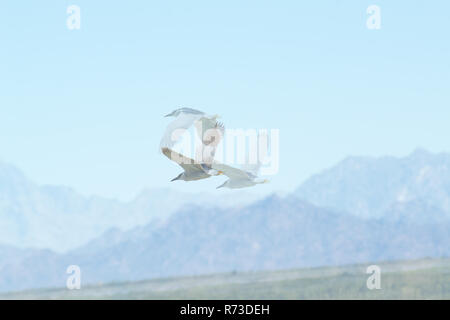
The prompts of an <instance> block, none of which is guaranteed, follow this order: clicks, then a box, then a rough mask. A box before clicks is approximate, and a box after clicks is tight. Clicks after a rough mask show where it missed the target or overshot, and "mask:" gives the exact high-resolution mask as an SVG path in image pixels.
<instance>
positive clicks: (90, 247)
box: [0, 150, 450, 291]
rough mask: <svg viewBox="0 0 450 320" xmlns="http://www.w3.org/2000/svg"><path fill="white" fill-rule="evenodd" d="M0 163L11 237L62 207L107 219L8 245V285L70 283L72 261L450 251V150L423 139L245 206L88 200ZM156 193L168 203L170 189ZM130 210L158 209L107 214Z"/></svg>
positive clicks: (243, 262)
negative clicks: (409, 148) (66, 238)
mask: <svg viewBox="0 0 450 320" xmlns="http://www.w3.org/2000/svg"><path fill="white" fill-rule="evenodd" d="M0 168H2V169H1V170H0V219H1V220H0V223H1V230H2V235H1V238H0V239H1V240H3V239H8V236H4V235H3V231H6V232H9V231H10V230H7V228H9V227H10V226H11V225H14V224H12V222H11V221H16V220H17V221H19V222H15V223H16V224H15V226H17V228H16V231H17V229H18V230H19V231H20V232H16V233H12V234H18V235H21V234H27V232H28V231H29V230H35V229H33V228H29V227H28V228H27V227H23V226H27V225H29V224H30V223H31V225H33V223H35V224H36V226H35V227H34V228H36V231H39V230H41V229H39V228H43V229H42V230H48V229H50V228H54V229H55V230H57V229H58V227H60V226H61V225H64V223H63V222H64V221H63V220H64V219H63V218H60V219H61V220H58V219H57V218H56V216H57V215H58V214H60V215H64V214H66V215H67V216H69V217H70V218H71V219H76V218H75V217H76V216H77V215H81V216H82V217H89V216H96V217H97V218H98V219H99V221H100V222H98V225H94V222H93V221H97V220H96V219H97V218H96V219H94V220H90V221H83V219H80V218H77V219H78V220H77V221H78V222H77V223H78V225H77V224H73V225H72V228H74V226H75V225H77V226H79V225H81V224H83V223H84V224H85V226H86V227H89V228H91V229H90V230H94V229H95V228H97V229H96V230H100V229H103V230H104V231H100V232H99V233H98V234H97V236H92V237H91V238H90V239H89V240H88V241H85V242H84V244H82V245H80V246H78V247H76V248H70V249H69V250H66V251H64V252H59V253H58V252H55V251H54V250H49V249H43V248H45V246H43V247H42V249H36V248H25V247H26V246H24V247H23V248H17V247H18V246H16V245H3V246H0V291H9V290H21V289H26V288H33V287H50V286H58V287H62V286H65V282H66V279H67V274H66V273H65V272H66V269H67V267H68V266H69V265H78V266H80V268H81V270H82V282H83V284H88V283H99V282H111V281H135V280H142V279H148V278H158V277H169V276H180V275H197V274H205V273H215V272H222V271H224V272H225V271H233V270H236V271H251V270H270V269H283V268H294V267H312V266H326V265H342V264H350V263H365V262H370V261H382V260H396V259H414V258H422V257H444V256H449V255H450V246H449V243H450V218H449V207H448V201H449V195H450V188H449V185H450V184H449V183H450V175H449V170H448V169H449V168H450V156H449V155H447V154H438V155H433V154H431V153H428V152H426V151H423V150H418V151H416V152H414V153H413V154H411V155H410V156H408V157H406V158H392V157H385V158H362V157H352V158H348V159H345V160H344V161H342V162H341V163H339V164H337V165H336V166H335V167H333V168H330V169H328V170H326V171H324V172H323V173H321V174H318V175H316V176H313V177H311V178H310V179H309V180H307V181H305V183H303V184H302V185H301V186H300V187H299V188H298V189H297V190H296V191H295V192H294V193H292V194H291V195H288V196H286V197H280V196H277V195H271V196H268V197H265V198H263V199H256V200H253V201H252V202H251V203H246V204H243V203H241V204H239V205H238V206H234V205H221V204H217V205H214V204H208V205H204V204H203V203H192V204H188V202H185V203H184V204H182V205H180V206H179V207H178V208H175V209H173V212H172V213H171V214H169V215H163V216H158V215H154V212H158V211H156V210H154V208H155V207H154V206H156V205H157V204H158V202H157V201H156V200H155V202H154V203H153V202H151V201H150V200H149V199H152V197H151V195H144V196H143V198H141V199H140V201H138V200H135V201H133V202H132V203H128V204H121V203H119V202H114V201H109V200H107V199H100V198H93V199H85V198H82V197H81V198H80V196H77V195H76V193H74V191H72V190H70V189H66V188H60V187H39V186H35V185H34V184H32V183H30V182H29V181H28V180H27V179H25V178H24V177H23V175H21V174H20V172H19V171H17V170H16V169H14V168H12V167H6V166H3V167H1V166H0ZM5 168H6V169H5ZM147 198H148V199H147ZM56 199H58V200H56ZM61 199H64V201H62V200H61ZM80 199H82V201H81V200H80ZM158 200H159V201H160V202H159V203H160V204H161V205H162V206H164V204H165V202H164V201H165V200H164V199H163V197H162V196H161V197H160V199H158ZM94 203H95V204H94ZM38 204H39V205H38ZM5 208H9V209H8V210H9V211H5ZM48 208H51V209H54V211H52V212H49V211H47V210H49V209H48ZM55 208H57V209H58V210H56V209H55ZM161 208H163V207H160V209H159V210H161V211H162V210H163V209H161ZM100 209H101V210H100ZM122 210H123V211H122ZM127 210H128V212H129V213H128V214H130V215H132V216H133V215H136V216H137V217H139V215H141V216H142V217H153V218H151V219H148V220H147V221H145V219H143V220H142V221H141V222H142V223H140V224H137V225H134V226H133V225H132V224H131V223H130V224H129V228H127V229H123V228H121V229H120V228H118V227H117V226H114V225H112V226H111V225H108V224H107V223H106V222H103V224H101V223H102V219H106V220H108V217H111V216H114V215H117V219H118V220H120V219H121V214H124V215H126V214H125V213H127ZM133 210H135V211H133ZM37 213H39V214H42V215H43V217H44V218H39V216H38V215H37ZM52 215H55V216H52ZM114 217H116V216H114ZM8 219H9V220H8ZM40 219H43V220H44V222H41V221H39V220H40ZM123 219H126V218H123ZM30 221H31V222H30ZM66 221H68V220H66ZM21 223H22V224H21ZM58 223H60V224H59V225H58ZM21 226H22V229H20V227H21ZM99 226H101V227H99ZM69 227H70V225H69ZM45 228H47V229H45ZM42 230H41V232H42ZM65 230H69V229H65ZM91 232H92V233H91V235H93V234H95V233H96V232H97V231H91ZM60 233H63V232H62V231H60ZM29 234H34V237H37V235H38V233H29ZM53 237H54V238H53V239H58V237H62V236H61V235H60V234H59V233H57V232H55V233H54V235H53ZM87 238H88V237H86V238H85V239H87ZM61 239H63V238H61ZM47 241H58V240H50V239H48V240H47ZM3 242H4V241H3ZM4 243H5V242H4ZM42 243H44V242H42Z"/></svg>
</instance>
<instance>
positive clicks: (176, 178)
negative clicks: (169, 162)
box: [170, 177, 178, 182]
mask: <svg viewBox="0 0 450 320" xmlns="http://www.w3.org/2000/svg"><path fill="white" fill-rule="evenodd" d="M175 180H178V177H175V178H173V179H172V180H170V182H172V181H175Z"/></svg>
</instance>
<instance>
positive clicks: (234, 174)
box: [211, 163, 269, 189]
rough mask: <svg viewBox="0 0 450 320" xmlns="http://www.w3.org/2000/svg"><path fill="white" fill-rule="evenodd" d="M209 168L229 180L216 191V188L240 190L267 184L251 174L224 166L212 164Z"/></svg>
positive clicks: (264, 180)
mask: <svg viewBox="0 0 450 320" xmlns="http://www.w3.org/2000/svg"><path fill="white" fill-rule="evenodd" d="M211 167H212V168H213V169H215V170H218V171H220V172H223V174H224V175H226V176H227V177H228V178H229V179H228V180H227V181H225V182H224V183H223V184H221V185H220V186H218V187H217V189H218V188H229V189H241V188H248V187H253V186H255V185H257V184H261V183H267V182H269V181H268V180H266V179H261V178H258V176H257V175H256V174H254V173H252V172H249V171H245V170H240V169H237V168H234V167H231V166H228V165H225V164H221V163H213V164H212V166H211ZM258 167H259V166H258Z"/></svg>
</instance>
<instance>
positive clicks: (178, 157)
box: [161, 148, 205, 172]
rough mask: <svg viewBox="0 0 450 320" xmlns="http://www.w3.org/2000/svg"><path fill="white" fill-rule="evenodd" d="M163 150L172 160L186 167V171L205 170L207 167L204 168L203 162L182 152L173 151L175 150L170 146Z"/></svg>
mask: <svg viewBox="0 0 450 320" xmlns="http://www.w3.org/2000/svg"><path fill="white" fill-rule="evenodd" d="M161 151H162V153H163V154H164V155H165V156H166V157H167V158H169V159H170V160H172V161H174V162H176V163H178V165H180V167H182V168H183V169H184V171H187V172H194V171H201V172H205V169H204V167H203V166H202V165H201V164H199V163H195V161H194V160H193V159H191V158H188V157H185V156H184V155H182V154H181V153H178V152H176V151H173V150H171V149H169V148H162V149H161Z"/></svg>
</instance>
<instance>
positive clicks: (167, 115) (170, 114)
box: [164, 112, 173, 118]
mask: <svg viewBox="0 0 450 320" xmlns="http://www.w3.org/2000/svg"><path fill="white" fill-rule="evenodd" d="M172 113H173V112H172ZM172 113H169V114H166V115H165V116H164V117H165V118H167V117H171V116H172Z"/></svg>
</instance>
